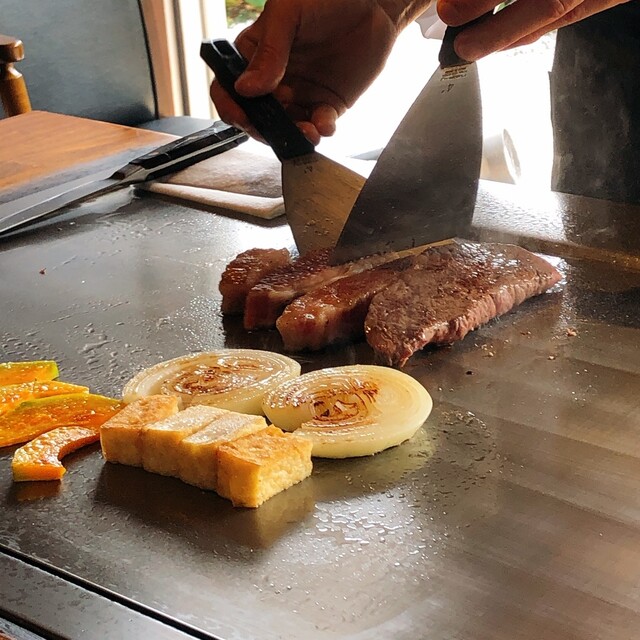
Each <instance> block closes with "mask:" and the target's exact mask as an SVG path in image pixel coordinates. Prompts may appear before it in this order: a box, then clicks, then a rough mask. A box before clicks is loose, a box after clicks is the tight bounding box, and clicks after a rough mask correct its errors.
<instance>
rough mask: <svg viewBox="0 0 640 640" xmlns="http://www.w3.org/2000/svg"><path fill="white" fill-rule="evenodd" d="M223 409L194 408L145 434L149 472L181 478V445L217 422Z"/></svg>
mask: <svg viewBox="0 0 640 640" xmlns="http://www.w3.org/2000/svg"><path fill="white" fill-rule="evenodd" d="M222 413H224V410H223V409H216V408H215V407H208V406H205V405H194V406H191V407H187V408H186V409H185V410H184V411H181V412H180V413H178V414H176V415H174V416H171V417H170V418H167V419H166V420H162V421H161V422H156V423H154V424H151V425H148V426H147V427H146V428H145V429H143V431H142V439H141V440H142V444H141V447H142V466H143V467H144V469H145V470H146V471H151V472H152V473H160V474H162V475H163V476H174V477H178V469H179V467H180V455H181V454H180V449H179V447H178V445H179V443H180V442H181V441H182V440H183V439H184V438H186V437H188V436H190V435H191V434H192V433H195V432H196V431H199V430H200V429H202V428H204V427H206V426H207V425H208V424H210V423H211V422H213V421H214V420H216V419H217V418H218V417H219V416H220V415H221V414H222Z"/></svg>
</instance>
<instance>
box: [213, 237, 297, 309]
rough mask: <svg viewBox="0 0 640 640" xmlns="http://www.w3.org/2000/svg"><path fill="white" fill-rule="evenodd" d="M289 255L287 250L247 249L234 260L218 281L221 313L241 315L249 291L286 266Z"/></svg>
mask: <svg viewBox="0 0 640 640" xmlns="http://www.w3.org/2000/svg"><path fill="white" fill-rule="evenodd" d="M290 262H291V255H290V254H289V251H288V250H287V249H249V250H248V251H245V252H243V253H241V254H239V255H238V256H237V257H236V258H234V259H233V260H232V261H231V262H230V263H229V264H228V265H227V268H226V269H225V270H224V273H223V274H222V278H221V279H220V285H219V289H220V293H221V294H222V313H224V314H241V313H242V312H243V311H244V305H245V300H246V298H247V294H248V293H249V290H250V289H251V288H252V287H253V286H255V285H256V284H257V283H258V282H260V280H262V279H263V278H264V277H265V276H267V275H269V274H270V273H273V272H274V271H275V270H276V269H278V268H280V267H282V266H284V265H288V264H290Z"/></svg>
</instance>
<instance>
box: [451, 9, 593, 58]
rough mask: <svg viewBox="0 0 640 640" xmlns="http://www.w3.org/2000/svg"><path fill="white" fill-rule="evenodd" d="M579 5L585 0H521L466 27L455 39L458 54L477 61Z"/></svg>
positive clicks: (555, 20) (559, 17)
mask: <svg viewBox="0 0 640 640" xmlns="http://www.w3.org/2000/svg"><path fill="white" fill-rule="evenodd" d="M580 4H582V0H519V1H518V2H516V3H515V4H512V5H510V6H508V7H507V8H506V9H503V10H502V11H499V12H498V13H496V14H495V15H494V16H491V17H490V18H487V19H486V20H483V21H482V22H481V23H479V24H477V25H474V26H473V27H469V28H468V29H465V30H464V31H463V32H462V33H461V34H460V35H459V36H458V37H457V38H456V41H455V50H456V53H457V54H458V55H459V56H460V57H461V58H464V59H465V60H470V61H473V60H478V59H479V58H483V57H484V56H486V55H489V54H490V53H493V52H494V51H500V50H502V49H505V48H507V47H509V46H510V45H512V44H513V43H514V42H518V41H519V40H522V39H523V38H526V37H527V36H529V35H531V34H532V33H535V32H537V31H540V30H543V29H544V28H545V27H546V26H547V25H550V24H553V23H554V22H557V21H558V20H560V19H561V18H563V17H564V16H565V15H566V14H568V13H569V12H571V11H573V10H574V9H575V8H576V7H578V6H579V5H580Z"/></svg>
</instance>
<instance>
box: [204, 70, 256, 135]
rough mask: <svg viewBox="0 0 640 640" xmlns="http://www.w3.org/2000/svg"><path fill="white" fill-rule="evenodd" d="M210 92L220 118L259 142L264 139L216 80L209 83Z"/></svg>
mask: <svg viewBox="0 0 640 640" xmlns="http://www.w3.org/2000/svg"><path fill="white" fill-rule="evenodd" d="M210 93H211V99H212V100H213V103H214V104H215V106H216V110H217V111H218V115H219V116H220V119H221V120H223V121H224V122H226V123H227V124H230V125H232V126H234V127H236V128H237V129H242V130H243V131H246V132H247V133H248V134H249V135H250V136H251V137H252V138H255V139H256V140H260V142H264V141H265V140H264V138H263V137H262V136H261V135H260V134H259V133H258V131H257V130H256V129H255V128H254V126H253V125H252V124H251V123H250V122H249V120H248V119H247V116H246V115H245V113H244V111H243V110H242V109H241V108H240V107H239V106H238V105H237V104H236V103H235V102H234V101H233V100H232V98H231V96H230V95H229V94H228V93H227V92H226V91H225V90H224V89H223V88H222V87H221V86H220V84H219V83H218V82H217V81H216V80H214V81H213V82H212V83H211V90H210Z"/></svg>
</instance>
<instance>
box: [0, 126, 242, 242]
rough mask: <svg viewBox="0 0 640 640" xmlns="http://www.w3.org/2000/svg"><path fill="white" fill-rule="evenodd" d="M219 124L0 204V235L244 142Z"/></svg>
mask: <svg viewBox="0 0 640 640" xmlns="http://www.w3.org/2000/svg"><path fill="white" fill-rule="evenodd" d="M247 138H248V136H247V134H246V133H244V132H243V131H240V130H239V129H236V128H235V127H231V126H229V125H227V124H224V123H223V122H216V123H215V124H213V125H212V126H211V127H208V128H207V129H203V130H201V131H196V132H195V133H192V134H190V135H188V136H184V137H182V138H179V139H178V140H174V141H173V142H169V143H168V144H165V145H162V146H161V147H158V148H157V149H154V150H153V151H150V152H149V153H146V154H144V155H142V156H139V157H137V158H134V159H133V160H131V161H130V162H129V163H128V164H126V165H125V166H124V167H121V168H120V169H118V170H117V171H115V172H114V171H112V170H109V171H106V172H105V171H102V172H99V173H97V174H94V175H92V176H85V177H84V178H79V179H77V180H74V181H72V182H69V183H66V184H63V185H57V186H55V187H51V188H49V189H46V190H44V191H39V192H36V193H32V194H30V195H28V196H24V197H22V198H17V199H16V200H12V201H10V202H7V203H5V204H2V205H0V235H1V234H4V233H8V232H10V231H14V230H16V229H18V228H20V227H23V226H25V225H27V224H29V223H32V222H35V221H37V220H40V219H42V218H45V217H47V216H50V215H52V214H54V213H56V212H58V211H60V210H61V209H62V208H63V207H65V206H68V205H71V204H77V203H79V202H82V201H84V200H87V199H89V198H95V197H96V196H99V195H103V194H105V193H109V192H111V191H114V190H116V189H120V188H123V187H128V186H131V185H136V184H140V183H142V182H146V181H148V180H156V179H157V178H160V177H162V176H165V175H168V174H170V173H174V172H176V171H179V170H180V169H184V168H185V167H188V166H190V165H192V164H195V163H196V162H199V161H201V160H205V159H206V158H210V157H212V156H215V155H217V154H219V153H222V152H223V151H226V150H227V149H231V148H233V147H235V146H237V145H238V144H240V143H241V142H244V141H245V140H247Z"/></svg>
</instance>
